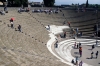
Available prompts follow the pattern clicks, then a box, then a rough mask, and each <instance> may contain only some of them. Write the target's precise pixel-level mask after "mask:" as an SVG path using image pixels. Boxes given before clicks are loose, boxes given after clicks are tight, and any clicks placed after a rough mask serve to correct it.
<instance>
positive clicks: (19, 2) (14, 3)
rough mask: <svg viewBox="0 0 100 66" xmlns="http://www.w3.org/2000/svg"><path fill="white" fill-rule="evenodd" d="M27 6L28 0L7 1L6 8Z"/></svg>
mask: <svg viewBox="0 0 100 66" xmlns="http://www.w3.org/2000/svg"><path fill="white" fill-rule="evenodd" d="M0 1H1V2H3V3H4V2H6V0H0ZM21 5H23V6H28V0H8V6H11V7H14V6H15V7H19V6H21Z"/></svg>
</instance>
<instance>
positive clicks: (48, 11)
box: [32, 9, 59, 14]
mask: <svg viewBox="0 0 100 66" xmlns="http://www.w3.org/2000/svg"><path fill="white" fill-rule="evenodd" d="M43 12H44V13H46V14H47V13H49V14H51V13H58V12H59V10H58V9H34V10H32V13H43Z"/></svg>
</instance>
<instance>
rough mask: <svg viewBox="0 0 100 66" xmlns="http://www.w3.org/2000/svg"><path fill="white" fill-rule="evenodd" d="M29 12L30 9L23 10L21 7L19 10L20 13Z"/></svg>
mask: <svg viewBox="0 0 100 66" xmlns="http://www.w3.org/2000/svg"><path fill="white" fill-rule="evenodd" d="M29 11H30V8H22V7H21V8H19V9H18V12H19V13H21V12H29Z"/></svg>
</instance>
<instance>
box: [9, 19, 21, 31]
mask: <svg viewBox="0 0 100 66" xmlns="http://www.w3.org/2000/svg"><path fill="white" fill-rule="evenodd" d="M13 21H14V18H11V19H10V23H11V28H14V23H13ZM17 28H18V31H20V32H21V25H18V27H17Z"/></svg>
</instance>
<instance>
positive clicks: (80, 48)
mask: <svg viewBox="0 0 100 66" xmlns="http://www.w3.org/2000/svg"><path fill="white" fill-rule="evenodd" d="M79 54H80V57H82V47H79Z"/></svg>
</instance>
